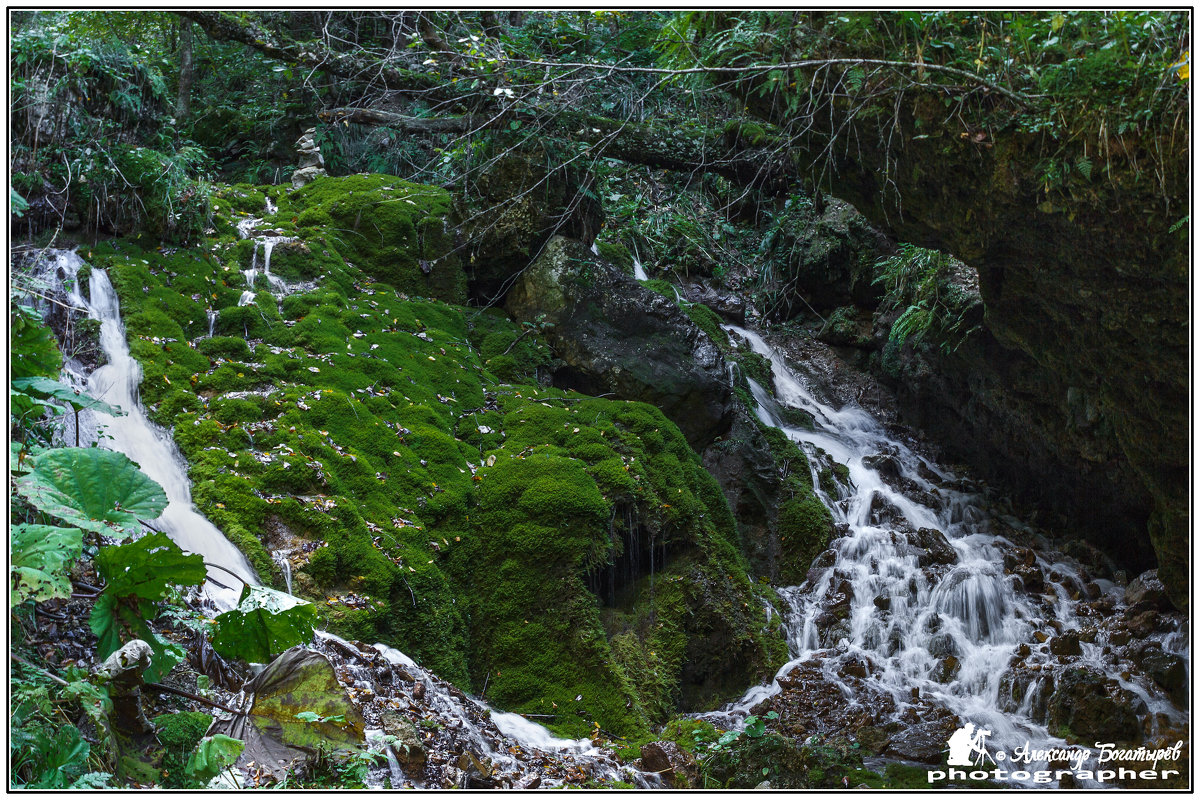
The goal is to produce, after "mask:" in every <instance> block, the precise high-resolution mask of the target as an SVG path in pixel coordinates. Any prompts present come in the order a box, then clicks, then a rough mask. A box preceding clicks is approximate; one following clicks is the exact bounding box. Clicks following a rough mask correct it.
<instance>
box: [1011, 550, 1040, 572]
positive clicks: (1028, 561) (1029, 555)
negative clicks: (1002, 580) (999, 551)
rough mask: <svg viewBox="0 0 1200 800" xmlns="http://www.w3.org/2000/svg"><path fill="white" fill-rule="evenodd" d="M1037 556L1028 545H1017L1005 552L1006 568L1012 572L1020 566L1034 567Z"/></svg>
mask: <svg viewBox="0 0 1200 800" xmlns="http://www.w3.org/2000/svg"><path fill="white" fill-rule="evenodd" d="M1036 560H1037V556H1036V555H1035V554H1034V552H1033V551H1032V550H1030V549H1029V548H1028V547H1017V548H1014V549H1012V550H1008V551H1006V552H1005V553H1004V569H1005V570H1007V571H1009V572H1011V571H1014V570H1016V569H1017V568H1018V567H1032V566H1033V565H1034V563H1035V561H1036Z"/></svg>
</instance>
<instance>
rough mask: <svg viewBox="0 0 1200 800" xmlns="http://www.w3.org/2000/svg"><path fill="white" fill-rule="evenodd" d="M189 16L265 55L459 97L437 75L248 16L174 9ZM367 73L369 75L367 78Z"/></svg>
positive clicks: (393, 86)
mask: <svg viewBox="0 0 1200 800" xmlns="http://www.w3.org/2000/svg"><path fill="white" fill-rule="evenodd" d="M174 13H176V14H179V15H181V16H183V17H185V18H187V19H190V20H192V21H193V22H195V23H196V24H197V25H199V26H200V27H201V28H203V29H204V32H205V33H207V34H208V35H209V37H210V38H212V39H214V40H216V41H219V42H228V41H232V42H241V43H242V44H245V45H248V46H250V47H253V48H254V49H255V50H258V51H259V52H260V53H262V54H263V55H265V56H269V57H271V58H277V59H279V60H280V61H287V62H288V63H291V64H299V65H303V66H306V67H311V68H314V69H320V70H322V71H324V72H326V73H328V74H330V75H333V76H336V77H339V78H348V79H355V80H358V79H361V80H364V81H365V80H369V79H377V80H379V81H381V82H382V83H383V86H384V88H386V89H390V90H393V91H399V92H413V93H419V94H421V95H422V96H425V97H430V96H432V97H433V98H435V99H446V100H449V99H459V98H461V97H462V94H461V93H460V92H458V91H456V90H455V89H454V88H453V86H452V85H450V84H447V83H446V82H445V81H444V80H443V79H442V78H440V77H438V76H436V75H427V74H424V73H421V72H414V71H412V70H408V69H402V68H400V67H395V66H391V65H389V64H387V63H385V62H384V60H383V59H380V58H375V57H371V56H364V55H359V54H354V53H338V52H333V51H332V50H329V49H328V48H327V47H325V45H323V44H318V43H300V42H285V43H281V42H279V41H278V40H276V38H275V36H274V35H273V34H271V33H270V32H269V31H267V30H266V29H265V28H262V27H260V26H259V25H258V24H257V23H256V22H254V21H253V20H251V19H235V18H234V17H232V16H230V15H229V14H227V13H225V12H221V11H176V12H174ZM368 76H369V78H368Z"/></svg>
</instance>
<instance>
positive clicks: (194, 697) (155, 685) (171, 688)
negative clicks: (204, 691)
mask: <svg viewBox="0 0 1200 800" xmlns="http://www.w3.org/2000/svg"><path fill="white" fill-rule="evenodd" d="M14 657H15V656H14ZM145 686H146V688H147V689H155V690H156V691H159V692H166V693H167V694H175V695H179V696H180V697H186V698H187V699H188V700H195V701H196V702H197V703H203V704H204V705H206V706H212V707H213V708H219V709H220V710H222V711H228V712H229V713H230V714H241V713H242V712H241V711H238V710H237V709H235V708H230V707H229V706H223V705H221V704H220V703H218V702H216V701H215V700H209V699H208V698H207V697H201V696H200V695H198V694H192V693H191V692H185V691H184V690H183V689H176V688H175V687H174V686H167V685H165V684H162V683H147V684H145Z"/></svg>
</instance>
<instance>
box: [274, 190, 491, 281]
mask: <svg viewBox="0 0 1200 800" xmlns="http://www.w3.org/2000/svg"><path fill="white" fill-rule="evenodd" d="M449 211H450V195H449V193H447V192H446V190H444V189H440V188H437V187H433V186H423V185H420V184H416V183H409V182H408V181H403V180H400V179H399V178H396V177H394V176H391V175H349V176H346V177H342V178H334V177H324V178H318V179H317V180H315V181H313V182H312V183H310V184H308V185H307V186H305V187H304V188H302V189H299V190H297V191H295V192H293V193H291V194H289V195H286V197H285V198H284V199H283V201H282V202H281V203H280V209H279V215H280V216H281V217H282V218H284V219H288V218H290V224H292V225H294V226H295V230H296V231H297V233H299V234H300V235H301V236H305V235H306V234H308V233H309V232H312V231H320V232H321V233H324V234H325V235H326V236H327V237H328V241H329V242H330V243H331V245H332V246H333V247H334V248H336V249H337V250H338V251H339V252H340V253H341V254H342V256H343V257H345V258H346V259H348V260H350V261H351V262H352V263H354V265H355V266H357V267H358V268H359V269H361V270H362V271H363V272H365V273H367V274H368V275H371V276H373V277H374V278H375V279H376V280H378V281H380V282H382V283H386V284H388V285H389V286H393V287H395V288H396V289H398V290H400V291H401V292H404V293H406V294H410V295H418V296H422V297H436V298H438V299H440V300H445V301H447V302H451V303H455V302H458V303H461V302H463V301H464V300H465V299H466V289H467V283H466V275H465V273H463V271H462V269H461V266H460V262H459V258H458V256H457V254H456V253H455V248H454V231H453V229H452V227H451V225H450V222H449V221H448V219H447V215H448V214H449ZM281 266H282V265H281ZM280 274H281V275H283V274H285V273H284V272H280Z"/></svg>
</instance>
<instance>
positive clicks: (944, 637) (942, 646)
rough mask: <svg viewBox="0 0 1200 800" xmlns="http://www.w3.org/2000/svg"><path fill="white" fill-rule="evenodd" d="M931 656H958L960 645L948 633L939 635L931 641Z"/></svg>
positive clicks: (929, 648)
mask: <svg viewBox="0 0 1200 800" xmlns="http://www.w3.org/2000/svg"><path fill="white" fill-rule="evenodd" d="M927 649H928V650H929V654H930V655H931V656H934V657H935V658H945V657H946V656H956V655H958V645H957V644H956V643H955V641H954V637H953V636H951V635H950V634H948V633H939V634H937V635H936V636H934V637H933V638H931V639H930V640H929V647H928V648H927Z"/></svg>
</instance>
